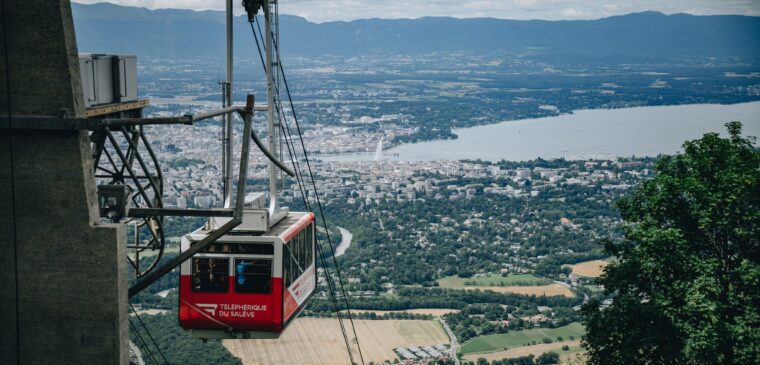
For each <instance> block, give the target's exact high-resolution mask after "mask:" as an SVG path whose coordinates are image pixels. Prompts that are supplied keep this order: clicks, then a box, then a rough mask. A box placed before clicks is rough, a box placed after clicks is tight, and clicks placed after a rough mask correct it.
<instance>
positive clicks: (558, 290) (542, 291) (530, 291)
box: [464, 284, 575, 298]
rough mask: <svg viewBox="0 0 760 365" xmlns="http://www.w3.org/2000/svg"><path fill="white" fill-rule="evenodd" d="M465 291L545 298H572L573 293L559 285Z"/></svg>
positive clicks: (494, 287) (488, 287)
mask: <svg viewBox="0 0 760 365" xmlns="http://www.w3.org/2000/svg"><path fill="white" fill-rule="evenodd" d="M464 289H465V290H492V291H495V292H497V293H512V294H523V295H536V296H542V295H545V296H547V297H551V296H560V295H561V296H565V297H568V298H574V297H575V294H573V292H572V291H571V290H570V289H568V288H566V287H564V286H562V285H559V284H549V285H537V286H469V287H466V288H464Z"/></svg>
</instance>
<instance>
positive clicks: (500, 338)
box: [460, 322, 586, 354]
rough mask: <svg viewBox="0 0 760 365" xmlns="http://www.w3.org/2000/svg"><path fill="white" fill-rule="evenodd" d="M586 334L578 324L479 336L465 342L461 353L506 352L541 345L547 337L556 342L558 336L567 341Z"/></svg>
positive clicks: (583, 328)
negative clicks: (527, 345)
mask: <svg viewBox="0 0 760 365" xmlns="http://www.w3.org/2000/svg"><path fill="white" fill-rule="evenodd" d="M585 332H586V329H585V327H583V325H582V324H580V323H577V322H576V323H571V324H569V325H567V326H564V327H559V328H534V329H529V330H523V331H513V332H509V333H501V334H494V335H486V336H478V337H475V338H473V339H471V340H469V341H467V342H465V343H464V344H463V345H462V348H461V350H460V351H461V352H462V353H464V354H472V353H482V352H494V351H504V350H505V349H511V348H513V347H520V346H524V345H525V344H526V343H530V342H533V341H536V342H537V343H541V340H542V339H544V338H545V337H549V338H551V339H552V340H556V338H557V336H562V337H563V338H564V339H567V340H569V339H570V336H573V337H574V338H576V339H580V338H581V336H583V334H584V333H585Z"/></svg>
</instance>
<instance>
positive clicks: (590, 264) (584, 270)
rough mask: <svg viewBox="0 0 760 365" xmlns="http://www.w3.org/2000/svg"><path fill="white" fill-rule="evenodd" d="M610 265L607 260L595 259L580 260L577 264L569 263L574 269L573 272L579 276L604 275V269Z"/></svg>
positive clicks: (595, 276) (592, 276)
mask: <svg viewBox="0 0 760 365" xmlns="http://www.w3.org/2000/svg"><path fill="white" fill-rule="evenodd" d="M607 265H608V262H607V261H603V260H593V261H586V262H580V263H577V264H575V265H569V266H570V268H571V269H572V270H573V274H575V275H578V276H585V277H589V278H598V277H599V276H600V275H602V269H604V267H605V266H607Z"/></svg>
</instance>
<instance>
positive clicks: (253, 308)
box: [179, 212, 317, 338]
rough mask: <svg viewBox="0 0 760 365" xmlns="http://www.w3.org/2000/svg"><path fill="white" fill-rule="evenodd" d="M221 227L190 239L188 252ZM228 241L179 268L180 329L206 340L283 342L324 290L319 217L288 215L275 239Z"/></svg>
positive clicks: (250, 236) (241, 236)
mask: <svg viewBox="0 0 760 365" xmlns="http://www.w3.org/2000/svg"><path fill="white" fill-rule="evenodd" d="M213 222H214V220H213V219H211V220H209V223H208V224H206V226H204V227H202V228H200V229H198V230H197V231H195V232H193V233H191V234H188V235H185V236H184V237H183V238H182V242H181V250H182V251H185V250H187V249H189V248H190V247H191V246H192V245H193V244H194V243H196V242H199V241H200V240H202V239H203V238H204V237H205V236H206V234H208V233H209V232H210V229H209V228H211V227H210V226H212V225H213ZM241 226H242V228H241V229H239V230H233V231H232V232H230V234H228V235H225V236H222V237H221V238H220V239H218V240H217V241H215V242H213V243H211V244H210V245H209V246H208V247H206V248H205V249H204V250H202V251H201V253H198V254H195V255H194V256H193V257H192V259H190V260H187V261H185V262H184V263H183V264H182V265H181V268H180V286H179V323H180V325H181V326H182V328H184V329H186V330H191V331H192V334H193V336H195V337H199V338H278V337H279V336H280V334H281V333H282V332H283V331H284V330H285V328H287V326H288V324H289V323H290V322H291V321H292V320H293V319H295V318H296V317H297V316H298V314H299V313H300V312H301V311H302V310H303V309H304V307H305V306H306V304H307V303H308V301H309V299H310V298H311V297H312V296H313V295H314V292H315V290H316V285H317V273H316V261H315V256H316V255H315V249H316V246H315V245H316V239H315V238H316V237H315V234H316V231H315V224H314V214H313V213H301V212H287V215H286V216H285V218H284V219H282V220H281V221H279V222H278V223H276V224H275V225H273V226H272V227H271V228H270V229H269V230H268V231H266V232H263V233H257V232H254V231H245V228H246V223H245V217H244V223H243V224H242V225H241Z"/></svg>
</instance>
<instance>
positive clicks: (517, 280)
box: [438, 274, 551, 289]
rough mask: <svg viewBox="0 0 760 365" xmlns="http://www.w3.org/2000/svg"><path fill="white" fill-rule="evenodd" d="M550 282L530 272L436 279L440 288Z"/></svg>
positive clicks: (530, 284)
mask: <svg viewBox="0 0 760 365" xmlns="http://www.w3.org/2000/svg"><path fill="white" fill-rule="evenodd" d="M549 283H551V280H549V279H546V278H539V277H537V276H533V275H530V274H511V275H509V276H506V277H505V276H501V274H488V275H487V276H482V277H476V278H469V279H465V278H460V277H458V276H456V275H452V276H447V277H445V278H441V279H438V286H440V287H441V288H451V289H461V288H464V287H466V286H538V285H544V284H549Z"/></svg>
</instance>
